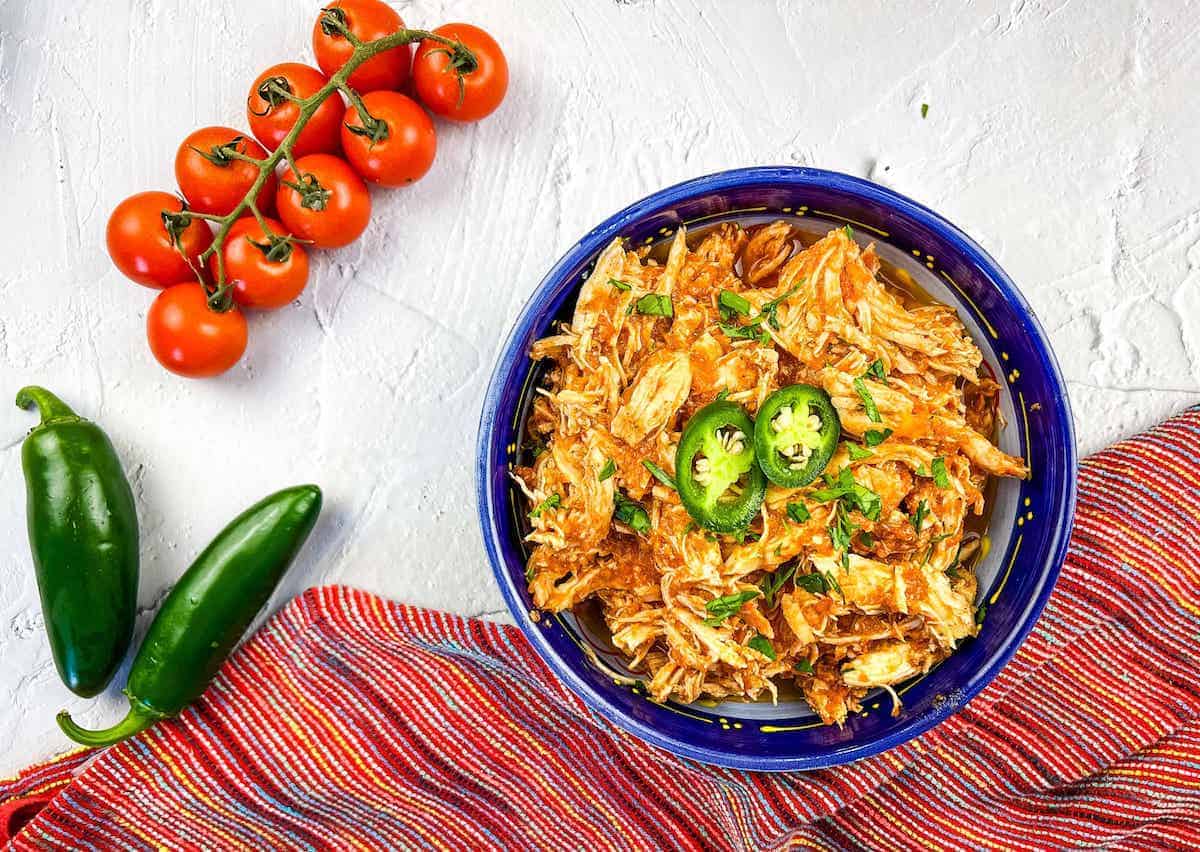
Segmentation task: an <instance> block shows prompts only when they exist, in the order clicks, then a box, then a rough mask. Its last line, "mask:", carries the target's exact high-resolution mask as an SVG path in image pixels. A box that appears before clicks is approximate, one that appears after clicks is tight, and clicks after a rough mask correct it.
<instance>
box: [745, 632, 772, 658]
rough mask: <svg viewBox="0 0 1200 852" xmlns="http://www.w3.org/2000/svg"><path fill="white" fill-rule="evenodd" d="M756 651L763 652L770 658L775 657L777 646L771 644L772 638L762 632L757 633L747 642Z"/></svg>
mask: <svg viewBox="0 0 1200 852" xmlns="http://www.w3.org/2000/svg"><path fill="white" fill-rule="evenodd" d="M746 644H747V645H749V646H750V647H751V648H753V649H754V650H755V651H758V653H760V654H762V655H763V656H764V657H766V658H767V659H768V660H773V659H775V646H774V645H772V644H771V640H770V639H768V638H767V637H766V636H763V635H762V634H761V633H755V634H754V636H753V638H751V640H750V641H749V642H747V643H746Z"/></svg>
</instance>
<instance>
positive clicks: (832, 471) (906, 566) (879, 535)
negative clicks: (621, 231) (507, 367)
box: [513, 221, 1027, 724]
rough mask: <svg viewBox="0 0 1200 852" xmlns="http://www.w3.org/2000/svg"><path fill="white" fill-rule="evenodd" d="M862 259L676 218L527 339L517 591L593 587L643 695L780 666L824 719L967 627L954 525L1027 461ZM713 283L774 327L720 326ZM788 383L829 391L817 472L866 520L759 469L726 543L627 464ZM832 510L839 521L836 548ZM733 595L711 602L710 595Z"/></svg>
mask: <svg viewBox="0 0 1200 852" xmlns="http://www.w3.org/2000/svg"><path fill="white" fill-rule="evenodd" d="M879 269H880V264H879V260H878V258H877V257H876V253H875V249H874V246H873V245H869V246H867V247H866V248H861V247H860V246H859V245H858V244H857V243H856V242H855V241H854V240H853V239H852V238H851V236H850V235H849V234H848V233H847V232H846V231H845V230H843V229H838V230H835V231H831V232H830V233H829V234H828V235H827V236H825V237H824V238H822V239H820V240H818V241H817V242H815V243H814V244H812V245H810V246H808V247H807V248H802V247H801V246H800V243H799V241H798V239H797V235H796V234H795V232H794V230H793V229H792V227H791V226H790V225H789V224H788V223H786V222H782V221H781V222H773V223H770V224H767V225H761V226H757V227H754V228H751V229H749V230H746V229H743V228H742V227H740V226H738V225H735V224H731V223H727V224H723V225H720V226H718V227H716V228H714V229H711V230H710V231H709V232H708V233H707V234H706V235H705V236H704V237H703V239H702V240H701V241H700V242H699V244H698V245H696V246H695V247H694V248H690V247H689V244H688V239H687V234H686V233H685V231H684V229H683V228H680V229H679V230H678V232H677V233H676V236H675V238H674V240H673V242H672V243H671V246H670V250H669V252H668V254H667V256H666V259H665V261H664V262H663V263H662V264H661V265H660V264H659V263H657V262H655V261H654V260H651V259H648V258H647V257H646V255H645V253H644V252H642V253H639V252H635V251H629V250H627V249H626V248H625V247H624V246H623V245H622V243H621V242H620V241H614V242H613V243H612V244H611V245H609V246H608V247H607V248H606V249H605V250H604V251H603V252H602V253H601V254H600V256H599V257H598V258H597V261H596V263H595V266H594V269H593V271H592V273H591V274H590V276H589V277H588V279H587V280H586V282H585V283H584V285H583V287H582V290H581V292H580V295H579V299H578V302H577V306H576V308H575V312H574V316H573V318H572V320H571V322H570V323H566V324H564V325H563V326H562V327H561V329H558V331H557V333H556V334H555V335H553V336H551V337H547V338H545V339H543V340H540V341H538V342H537V343H536V344H535V345H534V347H533V351H532V355H533V357H534V358H538V359H541V358H548V359H552V361H553V367H552V369H551V370H550V373H549V375H548V379H547V381H546V383H545V386H544V387H543V388H542V389H541V390H540V391H539V396H538V398H537V399H536V401H535V403H534V405H533V407H532V412H531V414H530V418H529V422H528V424H527V430H528V433H529V435H530V437H531V438H532V439H533V440H534V441H536V442H538V444H539V445H540V446H542V447H544V451H543V452H541V453H540V454H538V455H537V457H536V459H534V460H533V461H532V462H531V463H530V464H529V466H524V467H518V468H516V469H514V471H513V476H514V479H516V480H517V481H518V483H519V485H520V487H521V489H522V490H523V491H524V494H525V496H526V498H527V499H528V504H529V509H530V519H531V525H532V530H531V532H530V533H529V535H528V541H529V542H530V544H531V546H532V550H531V554H530V558H529V564H528V576H529V588H530V591H531V594H532V595H533V599H534V602H535V603H536V605H537V606H538V607H540V608H542V609H545V610H549V611H562V610H569V609H571V608H573V607H576V606H578V605H579V604H581V603H582V602H583V601H585V600H586V599H589V598H594V599H595V600H597V601H598V602H599V605H600V607H601V609H602V612H603V616H604V619H605V621H606V623H607V625H608V627H609V629H610V630H611V633H612V641H613V644H614V645H615V646H616V647H617V648H618V649H619V650H620V651H621V652H623V653H624V654H625V655H627V657H628V658H629V663H630V665H631V667H633V668H634V670H638V671H643V672H644V673H645V678H646V681H647V684H646V685H647V689H648V692H649V694H650V696H651V697H652V698H654V699H655V700H658V701H665V700H668V699H672V700H676V701H680V702H684V703H688V702H692V701H696V700H697V699H700V698H702V697H707V698H713V699H724V698H734V699H748V700H754V699H758V698H762V697H771V698H774V697H775V696H776V695H777V694H778V687H779V686H780V685H781V684H783V683H784V682H785V681H794V684H795V687H796V688H797V689H798V690H799V692H800V693H801V694H803V695H804V697H805V698H806V699H807V701H808V702H809V704H811V705H812V707H813V709H814V710H815V711H816V713H817V714H819V716H820V717H821V719H822V720H823V721H824V722H826V723H827V724H831V723H836V724H841V723H843V722H844V721H845V719H846V717H847V715H848V714H850V713H853V712H857V711H858V710H860V709H861V702H862V700H863V698H864V696H865V695H866V694H867V693H868V691H870V690H872V689H874V688H884V689H887V690H889V691H892V690H893V688H894V687H895V686H896V685H897V684H899V683H901V682H903V681H905V680H908V679H910V678H912V677H914V676H916V675H919V674H921V673H923V672H927V671H928V670H929V669H930V668H931V667H932V666H933V665H935V664H936V663H937V662H939V661H941V660H942V659H944V658H945V657H947V656H948V655H949V654H950V653H951V652H952V651H953V650H954V648H955V647H956V646H957V645H958V644H959V643H960V642H961V641H962V640H964V639H966V638H967V637H970V636H973V635H975V633H976V632H977V630H978V627H977V626H976V623H975V606H974V598H975V592H976V582H975V577H974V574H973V573H972V571H971V570H970V568H969V566H968V565H966V564H963V562H964V561H969V560H963V561H960V556H961V554H963V553H974V552H975V551H976V550H977V543H976V542H975V541H972V540H970V537H967V540H966V541H965V542H964V536H966V531H967V527H966V522H967V519H968V516H969V515H976V516H978V515H981V514H982V513H983V511H984V508H985V507H984V486H985V483H986V480H987V477H988V476H1007V477H1023V476H1025V475H1026V473H1027V471H1026V468H1025V465H1024V463H1023V461H1022V460H1021V459H1020V458H1015V457H1013V456H1009V455H1007V454H1005V453H1003V452H1001V451H1000V450H999V449H998V448H997V447H996V446H995V444H994V443H993V442H992V441H991V440H990V437H989V436H990V434H991V431H992V430H994V428H995V427H996V424H997V423H998V414H997V413H996V399H997V393H998V387H997V385H996V384H995V382H994V381H992V379H991V378H990V377H988V376H987V374H986V372H985V373H984V374H983V375H982V376H981V365H982V361H983V359H982V355H981V353H980V351H979V349H978V348H977V347H976V346H975V344H974V343H973V342H972V341H971V339H970V337H969V336H968V334H967V332H966V330H965V329H964V327H963V325H962V323H961V322H960V321H959V319H958V317H957V315H956V314H955V312H954V310H953V309H952V308H950V307H947V306H945V305H939V304H923V303H919V302H917V301H916V300H915V299H914V298H913V297H912V296H910V295H909V294H908V293H906V292H905V291H903V290H900V289H898V288H896V287H893V286H892V285H891V284H890V283H888V282H886V281H884V280H882V279H881V277H880V275H879ZM722 290H728V291H730V292H732V293H735V294H737V295H739V296H741V297H742V298H744V299H745V300H746V301H747V302H748V303H749V304H750V306H751V311H750V317H754V316H756V315H759V314H762V313H764V312H766V314H768V315H773V318H774V321H771V322H767V321H764V322H761V323H759V324H757V325H756V326H755V328H756V329H757V334H751V335H748V336H747V337H745V338H742V339H731V337H730V335H729V333H728V331H729V329H730V327H731V325H732V326H736V325H737V324H738V322H737V318H730V317H729V316H722V313H721V310H720V308H719V304H718V298H719V295H720V293H721V291H722ZM647 294H653V295H654V296H657V297H666V298H669V300H670V305H671V312H670V313H671V315H670V316H662V315H656V314H654V313H644V312H643V311H642V310H640V308H639V301H640V300H642V299H643V297H645V296H647ZM731 320H732V321H731ZM868 371H870V372H868ZM856 380H861V381H860V382H858V385H859V386H860V387H865V388H867V389H868V392H869V394H870V397H871V399H872V400H873V402H874V406H875V408H876V409H877V412H878V413H877V415H875V416H876V417H877V418H878V420H877V421H876V420H875V419H873V417H872V414H871V413H870V412H868V411H867V410H866V404H865V402H864V400H863V398H862V396H861V395H860V393H859V391H858V389H857V388H856ZM796 383H806V384H812V385H817V386H819V387H821V388H823V389H824V390H825V391H826V392H827V393H828V394H829V395H830V397H831V399H832V401H833V404H834V406H835V408H836V409H837V411H838V414H839V416H840V419H841V423H842V443H841V444H839V446H838V449H837V451H836V452H835V454H834V456H833V458H832V460H831V461H830V463H829V465H828V467H827V468H826V474H827V475H830V476H835V475H837V474H838V473H840V472H841V471H842V469H843V468H849V471H850V472H851V474H852V475H853V479H854V482H855V483H857V484H858V485H861V486H863V487H865V488H866V489H869V490H870V491H871V492H873V493H874V494H875V495H878V497H879V512H878V515H877V517H876V518H875V519H874V520H872V519H869V518H867V517H866V516H865V515H863V514H862V512H861V511H857V510H854V509H853V508H852V509H850V510H849V511H846V510H845V509H839V507H838V504H837V502H836V501H826V502H821V501H820V500H817V499H814V498H813V496H812V495H813V493H814V492H817V491H818V490H819V489H821V488H823V487H824V486H825V483H824V482H823V481H822V480H821V479H818V480H817V481H816V482H814V483H813V484H812V485H810V486H806V487H804V488H800V489H785V488H780V487H778V486H776V485H771V486H770V487H769V488H768V491H767V496H766V500H765V502H764V504H763V508H762V511H761V515H760V517H759V518H758V519H757V520H756V521H755V522H754V523H753V524H752V525H751V528H750V530H749V531H748V532H747V534H746V535H744V536H731V535H720V536H718V535H714V534H712V533H706V532H705V531H704V530H702V529H699V528H698V527H697V525H696V524H695V523H693V522H692V519H691V517H689V515H688V513H687V511H686V510H685V509H684V508H683V506H682V505H681V503H680V502H679V497H678V495H677V494H676V493H675V492H674V491H673V490H672V489H671V488H670V487H668V486H667V485H665V484H664V483H662V482H660V481H659V479H657V478H656V477H655V476H654V475H653V474H652V472H651V470H650V469H649V468H648V466H647V465H646V464H644V462H651V463H652V465H657V466H658V468H661V469H662V470H663V471H665V472H666V473H667V474H668V475H671V474H673V473H674V470H673V468H674V455H675V448H676V445H677V443H678V441H679V439H680V434H681V431H682V429H683V427H684V425H685V424H686V422H687V420H688V418H689V417H690V416H691V415H692V414H693V413H694V412H695V411H696V410H698V409H699V408H700V407H702V406H704V405H706V404H707V403H710V402H712V401H713V400H714V399H716V398H717V396H718V395H719V394H722V393H724V394H725V395H726V398H728V399H729V400H731V401H734V402H737V403H738V404H740V405H742V406H743V407H744V408H745V409H746V410H747V411H748V412H749V413H750V415H751V416H752V417H753V416H754V413H755V412H756V410H757V409H758V407H759V406H760V405H761V404H762V402H763V400H764V399H765V398H766V397H767V396H768V395H769V394H770V393H772V392H773V391H775V390H777V389H779V388H780V387H783V386H787V385H790V384H796ZM885 430H890V433H889V432H885ZM868 432H871V433H872V435H871V436H869V437H870V438H871V439H872V440H871V441H868V442H867V443H874V444H875V445H874V446H870V447H869V448H868V447H866V446H864V439H865V438H866V437H868V435H867V433H868ZM881 434H885V435H886V436H887V437H886V438H885V439H884V440H882V441H881V442H880V441H878V438H879V437H880V435H881ZM864 450H866V451H864ZM852 451H853V452H852ZM868 452H869V454H868ZM935 467H936V476H935V474H934V470H935ZM943 471H944V472H943ZM939 480H940V481H939ZM630 501H632V502H633V503H636V504H638V505H640V506H641V507H642V508H644V509H645V512H646V515H645V517H646V518H648V519H649V523H648V525H646V524H644V523H642V524H637V526H639V527H641V529H640V530H638V529H635V528H634V527H633V526H631V521H630V519H629V517H628V516H627V515H626V514H625V513H623V512H620V511H617V510H618V509H620V508H621V506H622V504H624V505H626V506H628V503H629V502H630ZM789 504H800V505H802V506H803V507H804V509H805V510H806V511H807V514H808V516H807V518H806V519H805V520H803V521H798V520H796V518H795V517H792V516H789V509H788V507H789ZM839 512H842V513H843V514H842V515H840V516H839ZM796 514H801V515H802V514H803V513H796ZM873 514H874V513H873ZM621 518H625V520H621ZM839 520H843V521H845V522H847V523H848V524H849V525H850V528H851V530H852V538H851V544H850V547H849V549H848V550H845V551H839V550H838V549H837V547H836V546H835V537H834V536H833V535H832V534H831V530H830V528H831V526H833V525H836V524H838V523H839ZM739 593H745V594H742V595H741V597H742V598H745V600H744V601H743V602H741V603H740V606H739V607H737V608H736V611H734V612H732V614H728V615H726V616H725V617H724V618H721V617H719V614H718V617H715V618H714V610H713V609H712V608H711V606H710V605H711V604H713V602H714V601H717V600H718V599H726V600H729V599H730V598H731V596H735V595H738V594H739ZM893 695H895V693H894V692H893ZM895 706H896V707H897V708H898V706H899V705H898V703H897V704H896V705H895Z"/></svg>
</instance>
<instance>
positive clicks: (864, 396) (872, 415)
mask: <svg viewBox="0 0 1200 852" xmlns="http://www.w3.org/2000/svg"><path fill="white" fill-rule="evenodd" d="M854 392H855V393H857V394H858V398H859V399H861V400H862V404H863V410H864V411H866V412H867V419H868V420H870V421H871V422H872V423H881V422H882V421H883V418H882V417H880V416H879V408H878V407H876V405H875V398H874V397H873V396H871V392H870V391H869V390H867V383H866V382H865V381H864V380H863V378H862V376H859V377H858V378H857V379H855V380H854Z"/></svg>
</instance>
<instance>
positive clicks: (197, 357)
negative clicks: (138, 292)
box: [146, 282, 246, 379]
mask: <svg viewBox="0 0 1200 852" xmlns="http://www.w3.org/2000/svg"><path fill="white" fill-rule="evenodd" d="M146 339H147V340H149V341H150V351H151V352H153V353H154V357H155V358H157V359H158V363H160V364H162V365H163V366H164V367H166V368H167V369H168V370H170V371H171V372H172V373H176V374H178V375H180V376H187V377H188V378H193V379H198V378H202V377H204V376H216V375H219V374H221V373H224V372H225V371H226V370H228V369H229V368H230V367H232V366H233V365H234V364H236V363H237V362H238V359H239V358H241V357H242V353H243V352H245V351H246V318H245V317H244V316H242V312H241V311H239V310H238V309H237V308H230V309H229V310H227V311H224V312H221V313H218V312H217V311H214V310H213V309H212V308H210V307H209V306H208V295H207V294H206V293H205V292H204V288H203V287H202V286H200V285H199V284H197V283H195V282H188V283H186V284H176V285H174V286H173V287H168V288H167V289H166V290H163V291H162V292H161V293H159V294H158V296H157V297H156V298H155V300H154V303H153V304H151V305H150V310H149V312H147V314H146Z"/></svg>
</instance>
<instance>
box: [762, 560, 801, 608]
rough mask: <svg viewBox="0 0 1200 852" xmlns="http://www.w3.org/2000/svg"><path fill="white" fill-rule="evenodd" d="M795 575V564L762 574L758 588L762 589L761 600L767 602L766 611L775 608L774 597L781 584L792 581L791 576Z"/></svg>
mask: <svg viewBox="0 0 1200 852" xmlns="http://www.w3.org/2000/svg"><path fill="white" fill-rule="evenodd" d="M795 573H796V563H795V562H789V563H787V564H786V565H780V566H779V567H778V568H776V569H775V571H774V572H772V573H770V574H764V575H763V578H762V580H760V581H759V583H758V587H759V588H760V589H762V596H763V600H765V601H766V602H767V609H774V608H775V595H777V594H778V593H779V590H780V589H782V588H783V584H784V583H786V582H787V581H788V580H790V579H792V575H793V574H795Z"/></svg>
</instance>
